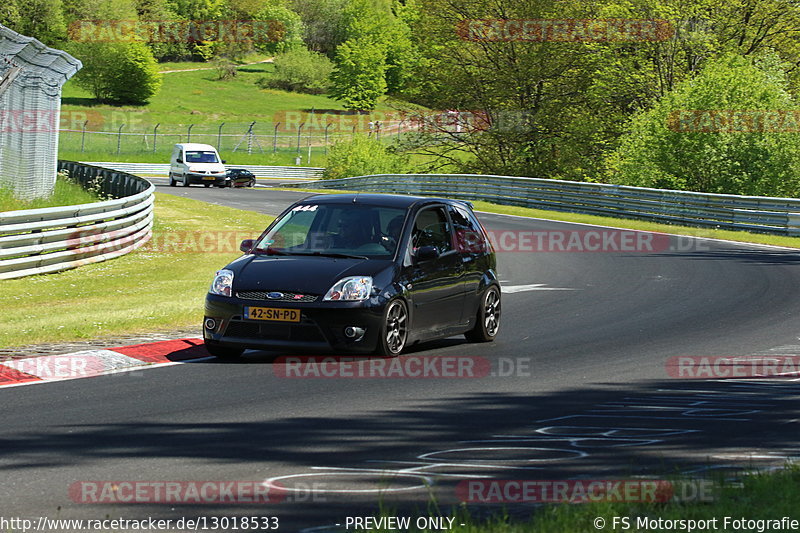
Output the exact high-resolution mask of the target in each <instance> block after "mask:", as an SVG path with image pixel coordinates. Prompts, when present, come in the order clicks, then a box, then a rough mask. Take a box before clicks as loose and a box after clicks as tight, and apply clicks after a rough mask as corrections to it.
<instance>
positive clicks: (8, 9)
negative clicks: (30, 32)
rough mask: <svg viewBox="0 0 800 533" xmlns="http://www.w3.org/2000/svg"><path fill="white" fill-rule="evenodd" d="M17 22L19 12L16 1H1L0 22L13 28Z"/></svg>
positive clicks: (16, 26) (17, 24)
mask: <svg viewBox="0 0 800 533" xmlns="http://www.w3.org/2000/svg"><path fill="white" fill-rule="evenodd" d="M19 23H20V14H19V7H18V6H17V2H16V1H15V0H9V1H8V2H3V4H2V5H0V24H2V25H3V26H5V27H7V28H11V29H12V30H13V29H14V28H18V27H19ZM15 31H16V30H15Z"/></svg>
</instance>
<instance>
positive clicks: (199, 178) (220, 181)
mask: <svg viewBox="0 0 800 533" xmlns="http://www.w3.org/2000/svg"><path fill="white" fill-rule="evenodd" d="M186 178H187V179H188V180H189V183H203V184H205V183H212V184H214V185H224V184H225V174H197V173H194V172H189V173H187V174H186Z"/></svg>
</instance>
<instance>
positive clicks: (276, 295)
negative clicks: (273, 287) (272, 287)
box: [267, 292, 283, 300]
mask: <svg viewBox="0 0 800 533" xmlns="http://www.w3.org/2000/svg"><path fill="white" fill-rule="evenodd" d="M267 298H269V299H270V300H278V299H280V298H283V293H282V292H268V293H267Z"/></svg>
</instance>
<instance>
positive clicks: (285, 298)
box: [236, 291, 318, 303]
mask: <svg viewBox="0 0 800 533" xmlns="http://www.w3.org/2000/svg"><path fill="white" fill-rule="evenodd" d="M273 292H280V293H281V294H282V296H281V297H280V298H268V297H267V295H268V294H270V293H273ZM236 296H237V297H238V298H242V299H243V300H267V301H270V302H302V303H307V302H316V301H317V298H318V297H317V296H316V295H314V294H300V293H297V292H281V291H239V292H237V293H236Z"/></svg>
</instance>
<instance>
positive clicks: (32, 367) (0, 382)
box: [0, 337, 212, 387]
mask: <svg viewBox="0 0 800 533" xmlns="http://www.w3.org/2000/svg"><path fill="white" fill-rule="evenodd" d="M211 358H212V357H211V356H210V355H209V354H208V352H207V351H206V349H205V347H204V346H203V339H202V338H201V337H191V338H186V339H175V340H169V341H159V342H149V343H146V344H133V345H131V346H121V347H119V348H109V349H105V350H81V351H79V352H72V353H65V354H58V355H43V356H38V357H27V358H23V359H14V360H10V361H5V362H4V363H2V364H0V387H13V386H19V385H33V384H37V383H48V382H53V381H64V380H68V379H80V378H89V377H95V376H102V375H105V374H116V373H119V372H129V371H132V370H141V369H143V368H156V367H160V366H169V365H177V364H181V363H184V362H187V361H196V360H200V359H211Z"/></svg>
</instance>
